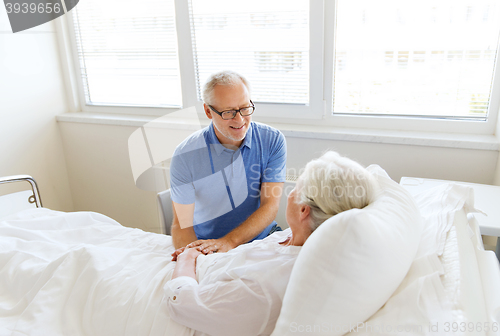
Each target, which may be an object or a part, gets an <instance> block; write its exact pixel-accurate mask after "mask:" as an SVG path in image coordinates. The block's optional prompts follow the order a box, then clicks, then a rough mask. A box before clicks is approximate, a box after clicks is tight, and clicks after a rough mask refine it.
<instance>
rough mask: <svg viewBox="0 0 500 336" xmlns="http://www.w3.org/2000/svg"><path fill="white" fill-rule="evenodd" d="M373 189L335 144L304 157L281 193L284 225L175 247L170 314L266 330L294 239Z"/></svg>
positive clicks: (211, 330)
mask: <svg viewBox="0 0 500 336" xmlns="http://www.w3.org/2000/svg"><path fill="white" fill-rule="evenodd" d="M375 190H376V182H375V180H374V178H373V177H372V176H371V174H370V173H369V172H368V171H366V170H365V169H364V168H363V167H361V166H360V165H359V164H358V163H356V162H354V161H352V160H350V159H348V158H345V157H341V156H340V155H339V154H337V153H335V152H327V153H325V154H324V155H323V156H321V157H320V158H319V159H316V160H313V161H311V162H309V163H308V164H307V165H306V167H305V170H304V172H303V173H302V174H301V175H300V178H299V179H298V181H297V184H296V187H295V188H294V190H293V191H292V192H291V193H290V194H289V196H288V204H287V209H286V219H287V222H288V225H289V227H290V228H289V229H287V230H285V231H283V232H276V233H274V234H272V235H271V236H269V237H267V238H265V239H264V240H261V241H254V242H252V243H249V244H245V245H241V246H239V247H238V248H235V249H233V250H230V251H229V252H227V253H218V254H208V255H204V254H202V253H201V252H200V251H203V248H204V247H203V246H196V247H194V248H190V247H189V245H188V248H186V249H180V250H177V251H176V252H174V254H173V258H174V259H176V260H177V264H176V267H175V270H174V273H173V275H172V280H171V281H169V282H168V284H167V287H168V288H167V291H168V293H169V294H168V295H169V298H170V300H169V301H168V310H169V313H170V317H171V318H172V319H173V320H174V321H176V322H178V323H180V324H182V325H185V326H187V327H190V328H192V329H194V330H196V331H197V332H196V334H203V333H206V334H210V335H261V334H264V335H266V334H270V333H271V332H272V331H273V329H274V326H275V324H276V320H277V318H278V315H279V312H280V309H281V303H282V300H283V296H284V294H285V289H286V286H287V284H288V280H289V277H290V273H291V271H292V267H293V264H294V262H295V260H296V257H297V254H298V253H299V251H300V249H301V246H302V245H303V244H304V243H305V242H306V240H307V238H308V237H309V236H310V235H311V234H312V233H313V231H314V230H315V229H316V228H318V226H319V225H321V224H322V223H323V222H324V221H325V220H327V219H328V218H330V217H332V216H334V215H336V214H338V213H340V212H342V211H346V210H349V209H352V208H363V207H365V206H366V205H368V204H369V203H370V202H371V200H372V199H373V196H374V193H375Z"/></svg>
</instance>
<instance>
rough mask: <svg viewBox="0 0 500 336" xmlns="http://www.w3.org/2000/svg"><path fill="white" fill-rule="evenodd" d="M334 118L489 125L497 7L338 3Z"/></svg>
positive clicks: (450, 2)
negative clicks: (399, 118)
mask: <svg viewBox="0 0 500 336" xmlns="http://www.w3.org/2000/svg"><path fill="white" fill-rule="evenodd" d="M337 3H338V5H337V11H336V12H337V15H336V22H337V26H336V31H335V60H334V62H335V65H334V66H335V70H334V87H333V112H334V114H335V113H337V114H371V115H412V116H431V117H440V118H455V119H478V120H485V119H486V118H487V116H488V107H489V105H490V99H491V90H492V84H493V76H494V69H495V58H496V52H497V48H498V39H499V31H500V16H499V10H500V5H499V3H498V1H496V0H477V1H476V0H474V1H455V0H447V1H446V0H442V1H395V0H384V1H376V2H374V1H371V0H338V2H337Z"/></svg>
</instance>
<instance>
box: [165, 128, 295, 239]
mask: <svg viewBox="0 0 500 336" xmlns="http://www.w3.org/2000/svg"><path fill="white" fill-rule="evenodd" d="M285 174H286V142H285V137H284V136H283V134H282V133H281V132H280V131H279V130H277V129H275V128H273V127H270V126H267V125H265V124H261V123H257V122H253V121H252V122H251V124H250V127H249V128H248V131H247V134H246V136H245V139H244V140H243V143H242V144H241V146H240V147H239V148H238V149H237V150H231V149H228V148H225V147H224V146H222V144H221V143H220V141H219V139H217V136H216V135H215V131H214V126H213V124H210V125H209V126H207V127H206V128H204V129H202V130H200V131H198V132H196V133H194V134H192V135H191V136H190V137H188V138H187V139H186V140H184V141H183V142H182V143H181V144H180V145H179V146H177V148H176V150H175V152H174V156H173V157H172V161H171V164H170V185H171V195H172V200H173V201H174V202H176V203H179V204H192V203H194V204H195V208H194V221H193V224H194V231H195V233H196V236H197V237H198V239H217V238H221V237H223V236H225V235H226V234H227V233H229V232H230V231H231V230H233V229H234V228H236V227H237V226H239V225H240V224H241V223H243V222H244V221H245V220H246V219H247V218H248V217H249V216H250V215H251V214H252V213H254V212H255V210H257V209H258V208H259V206H260V190H261V185H262V183H263V182H285ZM274 224H276V222H274V221H273V222H272V223H271V224H270V225H269V226H268V227H267V228H265V229H264V230H263V231H262V232H261V233H260V234H259V235H257V236H256V237H255V238H254V239H262V238H264V237H266V236H267V234H268V233H269V231H270V230H271V228H272V226H273V225H274Z"/></svg>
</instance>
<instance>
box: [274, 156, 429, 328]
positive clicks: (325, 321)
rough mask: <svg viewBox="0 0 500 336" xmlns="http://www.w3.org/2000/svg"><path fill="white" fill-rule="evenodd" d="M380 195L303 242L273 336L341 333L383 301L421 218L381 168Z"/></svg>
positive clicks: (405, 264)
mask: <svg viewBox="0 0 500 336" xmlns="http://www.w3.org/2000/svg"><path fill="white" fill-rule="evenodd" d="M368 170H369V171H370V172H371V173H372V174H373V175H374V176H375V177H376V179H377V181H378V182H379V185H380V189H381V190H380V193H379V194H378V195H377V197H376V199H375V201H374V202H373V203H372V204H370V205H369V206H367V207H365V208H364V209H352V210H349V211H345V212H343V213H340V214H338V215H336V216H334V217H332V218H330V219H329V220H327V221H326V222H325V223H323V224H322V225H320V227H319V228H318V229H317V230H316V231H315V232H314V233H313V234H312V235H311V236H310V237H309V239H308V240H307V241H306V243H305V244H304V246H303V248H302V250H301V251H300V253H299V256H298V258H297V261H296V263H295V265H294V268H293V270H292V274H291V277H290V282H289V284H288V287H287V290H286V293H285V297H284V298H283V306H282V308H281V313H280V316H279V319H278V321H277V323H276V328H275V330H274V332H273V335H288V334H290V335H295V334H297V333H301V332H303V333H313V334H328V335H342V334H345V333H347V332H349V331H350V330H351V328H353V327H355V326H356V325H357V323H362V322H364V321H366V320H367V319H368V318H369V317H370V316H371V315H372V314H374V313H375V312H376V311H377V310H378V309H380V307H382V306H383V305H384V303H385V302H386V301H387V300H388V299H389V297H390V296H391V295H392V293H393V292H394V291H395V290H396V289H397V288H398V286H399V284H400V283H401V281H402V280H403V278H404V277H405V275H406V273H407V272H408V270H409V268H410V265H411V264H412V261H413V259H414V257H415V254H416V252H417V248H418V244H419V241H420V234H421V228H422V221H421V216H420V213H419V211H418V209H417V207H416V205H415V202H414V201H413V198H412V197H411V195H410V194H409V193H408V192H407V191H406V190H405V189H404V188H403V187H402V186H400V185H399V184H397V183H396V182H394V181H392V180H391V179H390V178H389V176H388V175H387V173H386V172H385V171H384V170H383V169H382V168H380V167H379V166H376V165H372V166H370V167H368Z"/></svg>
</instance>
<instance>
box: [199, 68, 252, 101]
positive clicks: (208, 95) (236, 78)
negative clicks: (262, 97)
mask: <svg viewBox="0 0 500 336" xmlns="http://www.w3.org/2000/svg"><path fill="white" fill-rule="evenodd" d="M239 83H243V84H244V85H245V86H246V87H247V90H248V94H250V82H248V80H247V79H246V78H245V77H243V76H242V75H240V74H239V73H236V72H234V71H230V70H224V71H220V72H216V73H214V74H211V75H210V77H208V79H207V81H206V83H205V85H204V86H203V93H202V96H203V97H202V98H203V102H204V103H205V104H208V105H212V104H213V103H214V89H215V86H216V85H237V84H239Z"/></svg>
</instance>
